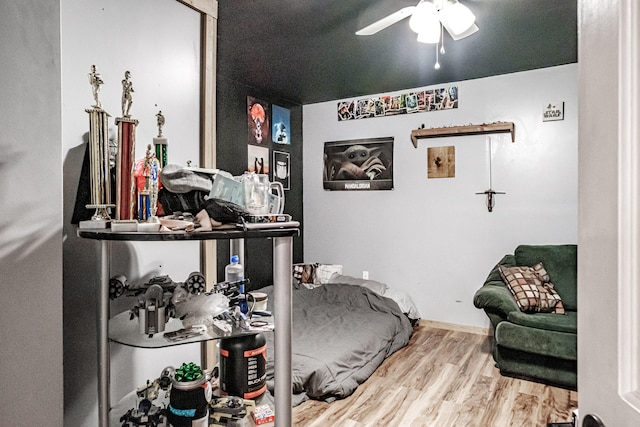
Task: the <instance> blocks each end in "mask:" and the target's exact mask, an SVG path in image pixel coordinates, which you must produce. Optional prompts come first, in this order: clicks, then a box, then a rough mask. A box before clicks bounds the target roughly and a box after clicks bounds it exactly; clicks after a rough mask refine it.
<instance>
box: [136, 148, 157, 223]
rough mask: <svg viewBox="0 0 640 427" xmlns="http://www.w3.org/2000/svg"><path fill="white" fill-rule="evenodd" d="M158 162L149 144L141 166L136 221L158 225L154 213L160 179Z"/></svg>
mask: <svg viewBox="0 0 640 427" xmlns="http://www.w3.org/2000/svg"><path fill="white" fill-rule="evenodd" d="M161 169H162V168H161V167H160V161H158V159H157V158H156V156H155V154H154V153H153V151H152V150H151V144H149V145H147V153H146V155H145V158H144V163H143V165H142V170H141V171H140V172H141V176H140V178H141V179H140V181H141V182H142V183H143V184H142V189H139V191H138V219H139V220H141V221H145V220H146V221H147V222H149V223H158V222H160V221H159V220H158V217H157V216H156V212H157V210H158V187H159V186H158V183H159V179H160V171H161Z"/></svg>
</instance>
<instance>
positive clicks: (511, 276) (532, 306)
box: [498, 262, 564, 314]
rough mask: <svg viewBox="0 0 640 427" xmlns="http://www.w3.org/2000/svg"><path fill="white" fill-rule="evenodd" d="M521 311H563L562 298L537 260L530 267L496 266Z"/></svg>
mask: <svg viewBox="0 0 640 427" xmlns="http://www.w3.org/2000/svg"><path fill="white" fill-rule="evenodd" d="M498 270H499V271H500V275H501V276H502V278H503V280H504V282H505V283H506V284H507V286H508V287H509V290H510V291H511V293H512V294H513V297H514V298H515V300H516V304H518V307H519V308H520V310H521V311H524V312H527V313H537V312H543V313H550V312H552V313H558V314H562V313H564V307H563V306H562V300H561V298H560V296H559V295H558V293H557V292H556V291H555V289H554V287H553V284H552V283H551V282H549V274H548V273H547V271H546V270H545V268H544V265H543V264H542V263H541V262H539V263H537V264H535V265H534V266H532V267H528V266H516V267H504V266H501V265H500V266H498Z"/></svg>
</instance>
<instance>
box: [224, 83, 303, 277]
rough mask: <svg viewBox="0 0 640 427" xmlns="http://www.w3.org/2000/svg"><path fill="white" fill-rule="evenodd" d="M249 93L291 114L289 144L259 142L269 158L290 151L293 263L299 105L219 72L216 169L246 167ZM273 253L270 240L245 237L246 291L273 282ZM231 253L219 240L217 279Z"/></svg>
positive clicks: (297, 255)
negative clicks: (228, 77)
mask: <svg viewBox="0 0 640 427" xmlns="http://www.w3.org/2000/svg"><path fill="white" fill-rule="evenodd" d="M248 96H251V97H254V98H258V99H260V100H262V101H265V102H268V103H270V104H272V105H273V104H275V105H278V106H280V107H284V108H287V109H289V111H290V113H291V118H290V120H291V122H290V123H291V128H290V139H291V144H289V145H283V144H274V143H273V142H266V143H263V144H262V145H264V146H266V147H268V148H269V153H270V157H272V154H271V153H272V152H273V150H274V149H276V150H277V151H284V152H289V155H290V161H291V172H290V173H291V175H290V190H285V213H287V214H289V215H291V216H292V217H293V219H294V220H297V221H300V223H301V228H300V230H301V235H300V236H298V237H295V238H294V242H293V262H302V261H303V236H302V224H303V218H302V106H301V105H299V104H296V103H294V102H291V101H287V100H285V99H282V98H280V97H278V96H277V95H274V94H269V93H265V92H264V91H261V90H259V89H255V88H252V87H250V86H247V85H245V84H243V83H241V82H237V81H234V80H231V79H227V78H223V77H221V76H220V75H218V81H217V96H216V98H217V107H216V108H217V118H216V120H217V152H216V156H217V160H216V164H217V167H218V168H219V169H222V170H225V171H227V172H229V173H231V174H233V175H234V176H237V175H241V174H242V173H243V172H244V171H246V170H247V156H248V152H247V150H248V126H247V97H248ZM270 122H271V121H270ZM274 170H275V168H274V167H273V165H271V170H270V176H271V180H273V171H274ZM272 253H273V245H272V241H271V240H247V241H246V242H245V253H244V257H245V258H244V259H245V277H247V278H249V279H250V280H251V285H250V287H249V290H250V289H257V288H261V287H263V286H266V285H270V284H272V283H273V281H272V274H273V268H272V258H271V257H272ZM230 255H231V254H230V253H229V245H228V244H227V242H224V241H220V242H218V272H217V273H218V280H223V279H224V267H225V266H226V265H227V264H228V263H229V258H230Z"/></svg>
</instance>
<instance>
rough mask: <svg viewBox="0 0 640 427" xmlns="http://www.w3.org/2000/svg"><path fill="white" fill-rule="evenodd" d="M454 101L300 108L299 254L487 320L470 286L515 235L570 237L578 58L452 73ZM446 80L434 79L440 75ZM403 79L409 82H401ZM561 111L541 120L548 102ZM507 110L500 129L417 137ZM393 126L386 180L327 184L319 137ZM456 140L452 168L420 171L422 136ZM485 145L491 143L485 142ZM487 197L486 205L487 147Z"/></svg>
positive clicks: (465, 320) (488, 119)
mask: <svg viewBox="0 0 640 427" xmlns="http://www.w3.org/2000/svg"><path fill="white" fill-rule="evenodd" d="M451 85H457V86H458V89H459V99H460V101H459V108H457V109H453V110H447V111H436V112H427V113H414V114H405V115H400V116H392V117H382V118H370V119H362V120H352V121H345V122H338V120H337V113H336V109H337V101H331V102H324V103H319V104H312V105H307V106H305V107H304V109H303V118H304V122H303V137H304V151H303V158H304V218H305V223H304V231H305V247H304V253H305V261H306V262H324V263H337V264H342V265H344V268H345V274H349V275H352V276H356V277H360V275H361V274H362V271H363V270H367V271H369V275H370V278H371V279H373V280H378V281H382V282H385V283H387V284H389V285H391V286H395V287H398V288H401V289H404V290H406V291H408V292H409V293H410V294H411V296H412V298H413V299H414V301H415V303H416V305H417V306H418V309H419V310H420V313H421V315H422V318H423V319H429V320H436V321H442V322H449V323H455V324H461V325H470V326H480V327H488V326H489V322H488V319H487V318H486V316H485V315H484V313H483V312H482V311H481V310H478V309H476V308H475V307H474V306H473V295H474V293H475V291H476V290H477V289H478V288H479V287H480V286H481V285H482V283H483V282H484V279H485V278H486V276H487V274H488V273H489V271H490V270H491V268H492V267H493V266H494V265H495V264H496V263H497V262H498V261H499V260H500V258H501V257H502V256H503V255H504V254H506V253H513V250H514V248H515V247H516V246H517V245H518V244H554V243H576V242H577V220H578V218H577V193H578V162H577V160H578V121H577V119H578V118H577V109H578V108H577V102H578V91H577V65H576V64H571V65H565V66H559V67H553V68H547V69H540V70H535V71H528V72H522V73H515V74H509V75H502V76H495V77H490V78H484V79H478V80H470V81H462V82H453V83H451ZM442 86H445V85H438V86H434V87H433V88H436V87H442ZM407 91H409V90H407ZM558 101H564V103H565V119H564V120H563V121H556V122H542V111H543V108H544V106H545V105H546V104H548V103H550V102H552V103H553V102H558ZM496 121H510V122H514V123H515V128H516V142H515V143H512V142H511V140H510V137H509V136H508V134H498V135H491V136H488V135H479V136H464V137H447V138H438V139H422V140H420V141H419V142H418V148H417V149H415V148H414V147H413V145H412V144H411V140H410V132H411V130H412V129H417V128H418V127H419V126H420V125H421V124H424V125H425V126H426V127H439V126H453V125H466V124H470V123H473V124H481V123H492V122H496ZM387 136H391V137H394V138H395V147H394V175H395V176H394V187H395V188H394V190H393V191H372V192H353V191H352V192H346V191H325V190H323V188H322V158H323V145H324V144H323V143H324V142H326V141H336V140H348V139H359V138H371V137H387ZM450 145H453V146H455V156H456V159H455V163H456V176H455V178H439V179H433V178H431V179H427V147H439V146H450ZM490 146H491V150H490V149H489V147H490ZM490 157H491V162H492V169H493V189H494V190H496V191H504V192H506V193H507V194H506V195H496V196H495V197H496V201H495V207H494V210H493V212H491V213H489V212H488V210H487V208H486V206H485V200H486V199H485V198H484V196H481V195H476V194H475V193H476V192H482V191H484V190H486V189H488V188H489V158H490Z"/></svg>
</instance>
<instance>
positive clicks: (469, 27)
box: [356, 0, 478, 43]
mask: <svg viewBox="0 0 640 427" xmlns="http://www.w3.org/2000/svg"><path fill="white" fill-rule="evenodd" d="M409 16H410V17H411V18H410V19H409V27H411V29H412V30H413V31H414V32H416V33H417V34H418V41H419V42H422V43H438V42H439V41H440V37H441V34H442V28H441V25H442V27H444V28H445V29H446V30H447V32H448V33H449V34H450V35H451V38H452V39H453V40H460V39H462V38H465V37H467V36H470V35H471V34H473V33H475V32H476V31H478V26H477V25H476V24H475V21H476V17H475V15H474V14H473V13H472V12H471V11H470V10H469V8H468V7H466V6H464V5H463V4H461V3H460V2H459V1H458V0H420V2H419V3H418V4H417V5H416V6H408V7H404V8H402V9H400V10H398V11H397V12H394V13H392V14H391V15H388V16H385V17H384V18H382V19H380V20H378V21H376V22H374V23H373V24H371V25H368V26H366V27H365V28H363V29H361V30H359V31H357V32H356V34H357V35H359V36H370V35H373V34H375V33H377V32H379V31H381V30H384V29H385V28H387V27H389V26H391V25H393V24H395V23H396V22H399V21H401V20H403V19H405V18H408V17H409Z"/></svg>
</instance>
